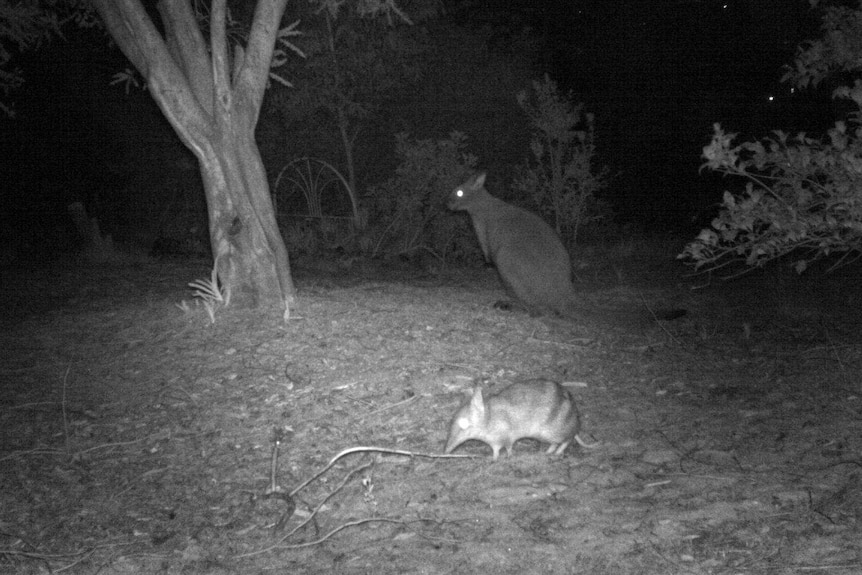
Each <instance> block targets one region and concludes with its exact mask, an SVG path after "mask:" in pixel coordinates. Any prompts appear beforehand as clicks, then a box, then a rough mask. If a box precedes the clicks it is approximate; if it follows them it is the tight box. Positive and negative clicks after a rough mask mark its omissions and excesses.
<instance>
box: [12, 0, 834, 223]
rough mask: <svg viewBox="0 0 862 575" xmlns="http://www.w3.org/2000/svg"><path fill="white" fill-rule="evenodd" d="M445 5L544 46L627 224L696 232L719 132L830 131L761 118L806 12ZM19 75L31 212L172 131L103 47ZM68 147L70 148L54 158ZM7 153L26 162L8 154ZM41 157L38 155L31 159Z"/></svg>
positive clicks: (676, 3)
mask: <svg viewBox="0 0 862 575" xmlns="http://www.w3.org/2000/svg"><path fill="white" fill-rule="evenodd" d="M446 6H447V13H448V14H447V16H446V17H447V18H450V19H452V20H453V21H456V22H461V23H469V24H470V25H474V26H479V25H483V24H488V25H492V26H495V28H496V29H498V30H500V34H501V38H502V40H503V41H505V36H506V34H513V35H515V34H518V33H521V32H524V31H527V33H529V34H531V35H533V36H534V37H535V38H537V39H538V40H539V41H540V43H541V46H542V49H541V51H540V57H539V62H537V67H538V68H539V69H540V70H539V72H540V73H541V72H547V73H549V74H551V75H552V77H554V78H555V79H556V80H557V81H558V82H559V83H560V85H561V87H563V88H564V89H566V90H572V91H573V92H574V94H575V96H576V99H577V100H582V101H584V102H585V103H586V105H587V108H588V109H589V110H590V111H592V112H594V113H595V115H596V118H597V126H598V130H599V134H598V136H599V143H598V145H599V149H600V153H601V159H602V160H603V161H605V162H607V163H609V164H611V165H612V167H613V168H614V170H615V171H618V172H620V175H619V176H618V177H617V178H616V179H615V180H614V184H613V190H612V192H613V194H614V201H615V202H616V203H617V205H618V208H619V209H620V211H621V212H622V213H623V214H624V215H625V214H628V215H631V214H634V213H638V214H646V217H647V218H650V219H663V220H666V221H667V222H670V221H674V220H675V221H677V222H688V223H690V219H691V216H692V214H695V213H697V212H698V211H700V210H703V209H704V208H705V207H707V206H709V205H710V204H711V203H712V202H713V201H714V198H717V192H716V190H717V188H716V186H717V184H716V181H715V178H710V177H709V176H707V177H703V176H698V166H699V165H700V158H699V154H700V149H701V147H702V146H703V145H704V144H705V143H706V142H707V141H708V138H709V136H710V133H711V125H712V123H713V122H716V121H719V122H722V124H723V125H725V126H727V127H728V128H729V129H730V130H733V131H743V132H745V133H746V134H755V133H758V134H765V133H766V132H767V130H768V129H771V128H779V127H783V128H808V129H811V128H813V127H815V126H814V124H816V127H818V128H823V127H826V126H827V125H828V121H829V120H830V119H831V117H830V113H831V110H829V108H828V98H825V99H824V98H819V97H818V98H816V101H817V105H818V106H821V105H823V103H824V102H826V104H825V107H824V108H823V109H822V110H821V109H818V110H817V112H816V113H815V112H814V111H812V110H810V109H808V108H801V107H800V106H801V105H802V104H800V103H799V100H794V99H786V100H784V101H782V102H781V103H779V104H778V105H765V98H766V95H767V94H768V93H769V92H771V91H774V90H776V89H779V87H778V84H777V80H778V78H779V77H780V75H781V70H780V67H781V65H782V64H785V63H788V62H790V61H791V59H792V55H793V53H794V48H795V46H796V45H797V44H798V43H799V42H800V41H801V40H803V39H804V38H806V37H811V36H813V35H816V32H817V24H818V21H817V20H816V18H814V17H813V15H812V13H811V12H810V10H809V8H808V2H807V0H566V1H561V2H551V1H549V2H538V1H535V0H532V1H528V0H523V1H522V0H510V1H508V2H489V1H478V0H474V1H469V0H466V1H457V2H454V1H453V2H448V3H446ZM489 8H490V9H489ZM76 35H77V34H75V33H73V34H71V36H73V37H74V36H76ZM52 59H53V62H52ZM93 62H95V65H93ZM30 64H39V65H38V66H30ZM22 66H23V67H24V70H25V72H28V73H30V74H31V77H30V81H29V83H28V85H27V86H26V87H25V89H23V90H22V91H21V93H20V94H19V95H18V97H17V98H16V99H17V100H18V104H17V107H18V110H19V118H18V119H17V120H16V121H15V123H14V124H10V123H9V122H8V121H6V122H4V124H3V126H4V127H3V129H4V130H6V131H7V135H10V134H15V136H14V137H7V138H4V140H6V142H7V146H6V149H5V150H4V153H5V154H6V157H13V158H15V161H14V162H10V163H9V165H7V172H8V170H12V173H7V174H5V176H6V180H7V181H16V182H25V183H26V185H28V186H31V187H32V188H33V190H35V191H32V192H28V194H29V199H30V200H31V201H34V197H35V196H34V194H35V195H42V196H46V197H50V196H57V197H61V198H62V199H63V201H66V200H68V199H70V198H72V197H75V196H77V197H80V196H81V195H84V196H85V197H87V196H88V195H91V194H92V193H94V192H92V190H98V189H100V188H101V187H105V186H114V187H116V184H117V181H116V180H117V179H121V178H122V174H115V173H109V172H106V170H105V169H104V166H106V165H109V164H111V163H113V162H114V161H115V159H116V158H115V157H114V156H116V155H117V154H120V153H126V154H128V147H129V146H132V147H133V148H134V147H135V143H134V142H131V143H129V142H123V138H124V134H127V133H128V132H129V130H128V127H127V126H125V125H123V123H124V122H125V121H129V122H132V123H135V124H137V125H138V126H137V127H138V128H140V127H141V126H146V125H147V124H151V125H153V126H157V127H158V129H159V130H162V131H163V130H164V129H165V125H166V124H165V122H164V120H163V119H161V118H160V117H159V112H158V110H157V109H156V108H155V106H154V104H153V103H152V102H151V100H150V99H149V96H148V95H146V93H145V92H143V93H141V92H139V93H135V94H132V95H131V96H126V95H125V94H124V93H123V92H122V90H119V89H116V88H106V86H107V83H108V81H109V79H110V77H111V75H112V74H114V73H115V72H116V71H118V70H121V69H123V68H124V67H125V66H126V64H124V59H123V58H122V56H121V55H119V53H117V52H116V51H112V50H109V49H107V48H106V47H105V43H104V39H100V40H99V41H97V42H95V43H93V42H90V43H89V44H88V43H86V42H85V43H80V42H70V43H69V44H64V43H62V42H56V43H55V44H54V45H53V46H52V47H51V48H50V49H49V50H47V51H43V52H41V53H39V54H30V55H27V57H25V58H24V59H23V60H22ZM538 75H539V74H537V76H538ZM809 103H810V102H808V101H806V103H805V105H806V106H807V105H808V104H809ZM821 111H822V112H823V113H821ZM101 114H104V116H100V117H94V116H99V115H101ZM803 122H808V125H803ZM453 128H457V127H453ZM142 131H143V133H146V130H145V129H144V130H142ZM447 131H448V130H447ZM162 133H164V132H162ZM63 134H66V136H67V137H60V136H62V135H63ZM70 139H71V140H73V141H74V145H72V146H67V145H58V142H59V143H60V144H63V143H65V142H68V141H69V140H70ZM11 141H16V142H18V144H16V145H17V149H12V150H9V149H8V147H9V142H11ZM22 142H23V143H22ZM100 142H108V143H109V144H110V145H108V146H100V145H99V143H100ZM118 142H120V143H122V144H118ZM174 145H175V146H176V145H177V143H176V142H174ZM123 146H125V149H124V148H123ZM33 149H36V150H41V151H42V152H43V153H42V154H40V155H37V156H34V155H33V154H32V153H30V151H31V150H33ZM174 153H180V154H181V153H183V152H182V150H181V149H179V151H176V152H174ZM37 199H38V198H37ZM43 199H44V198H43ZM6 217H8V210H7V216H6ZM4 227H7V228H8V227H9V226H8V225H4Z"/></svg>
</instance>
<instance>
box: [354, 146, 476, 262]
mask: <svg viewBox="0 0 862 575" xmlns="http://www.w3.org/2000/svg"><path fill="white" fill-rule="evenodd" d="M395 140H396V141H395V151H396V154H397V156H398V157H399V159H400V163H399V165H398V167H397V168H396V170H395V175H394V176H393V177H392V178H390V179H388V180H387V181H385V182H383V183H382V184H380V185H378V186H375V187H374V188H372V189H371V199H372V203H371V205H372V206H373V207H372V209H371V214H370V216H369V219H370V220H371V224H370V227H369V231H370V233H371V234H372V235H373V238H374V241H373V244H372V246H373V247H372V253H371V255H373V256H376V255H379V254H387V255H396V254H398V255H413V254H414V253H415V252H416V251H417V250H423V251H426V252H429V253H431V254H433V255H434V256H436V257H438V258H440V259H445V258H446V257H447V255H452V252H453V251H456V252H463V251H464V250H467V251H469V249H470V248H468V247H466V246H468V245H470V244H469V242H471V241H472V239H471V236H470V229H469V228H468V227H467V225H466V223H465V221H463V219H462V218H455V217H452V215H451V214H449V213H448V211H447V208H446V199H447V197H448V195H449V193H450V192H451V191H452V190H453V189H454V188H455V186H457V185H458V184H460V183H461V182H463V181H464V180H466V179H467V177H468V176H469V174H470V173H471V172H472V170H473V168H474V167H475V166H476V161H477V159H476V157H475V156H473V155H472V154H469V153H467V152H466V149H467V143H466V142H467V137H466V136H465V135H464V134H461V133H459V132H452V133H451V134H450V135H449V138H447V139H444V140H431V139H425V140H416V139H411V138H410V137H409V136H408V134H406V133H401V134H398V135H397V136H396V137H395ZM473 243H475V242H473ZM473 249H475V248H473Z"/></svg>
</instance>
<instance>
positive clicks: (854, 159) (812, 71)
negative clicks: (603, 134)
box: [679, 7, 862, 272]
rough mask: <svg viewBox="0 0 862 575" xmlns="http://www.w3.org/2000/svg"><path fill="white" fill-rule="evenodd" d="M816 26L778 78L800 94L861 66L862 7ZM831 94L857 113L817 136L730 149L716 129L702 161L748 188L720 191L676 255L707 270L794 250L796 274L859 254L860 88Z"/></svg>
mask: <svg viewBox="0 0 862 575" xmlns="http://www.w3.org/2000/svg"><path fill="white" fill-rule="evenodd" d="M822 29H823V37H822V38H821V39H819V40H814V41H812V42H809V43H807V44H805V45H804V46H802V47H800V48H799V51H798V53H797V56H796V61H795V67H793V68H790V69H788V72H787V74H786V75H785V80H787V81H791V82H792V83H793V84H795V85H796V86H798V87H800V88H804V87H808V86H816V85H817V84H818V83H820V82H821V81H823V80H824V79H826V78H830V77H834V76H837V75H841V74H846V73H850V74H857V73H858V72H859V71H860V70H862V58H860V57H862V10H858V9H857V10H852V9H850V8H843V7H830V8H828V9H826V10H825V12H824V17H823V26H822ZM833 96H834V97H838V98H844V99H846V100H849V101H852V102H853V103H854V104H855V106H856V109H857V111H856V112H855V113H854V114H851V115H850V117H849V119H848V121H838V122H836V123H835V126H834V127H833V128H832V129H830V130H829V131H828V133H827V137H825V138H823V139H817V138H811V137H808V136H806V135H805V134H799V135H797V136H795V137H790V136H788V135H787V134H785V133H783V132H776V133H775V137H773V138H768V139H765V140H763V141H755V142H744V143H742V144H739V145H734V144H733V138H734V134H725V133H724V132H723V131H722V129H721V126H719V125H718V124H716V125H715V127H714V131H715V133H714V135H713V138H712V142H711V143H710V144H709V145H708V146H706V147H705V148H704V149H703V157H704V158H705V159H706V163H705V164H704V165H705V167H708V168H709V169H711V170H714V171H718V172H721V173H724V174H729V175H733V176H739V177H742V178H744V179H745V180H747V183H746V187H745V190H744V191H743V192H742V193H740V194H733V193H731V192H729V191H726V192H725V193H724V199H723V202H722V208H721V211H720V212H719V215H718V217H717V218H715V219H714V220H713V222H712V226H711V227H710V228H706V229H704V230H702V231H701V232H700V235H699V236H698V237H697V239H696V240H694V241H693V242H691V243H690V244H688V246H686V248H685V250H684V251H683V252H682V253H681V254H680V255H679V257H680V258H684V259H689V260H691V261H692V262H693V263H694V265H695V267H706V268H707V269H716V268H721V267H723V266H725V265H728V264H730V263H733V262H735V261H742V262H744V263H745V264H746V265H747V266H749V267H748V269H750V268H751V267H753V266H761V265H763V264H765V263H766V262H768V261H771V260H774V259H776V258H779V257H781V256H784V255H787V254H790V253H791V252H793V254H794V256H795V268H796V270H797V271H798V272H802V271H804V270H805V269H806V268H807V267H808V266H809V264H810V263H811V262H812V261H814V260H816V259H819V258H822V257H825V256H829V255H832V254H835V253H841V254H843V257H841V258H840V259H839V260H838V261H837V262H836V264H835V265H838V264H840V263H842V262H844V261H847V256H849V255H853V254H857V255H858V254H859V252H862V82H860V81H859V80H856V81H855V83H854V86H853V87H850V86H842V87H839V88H838V89H837V90H835V91H834V93H833ZM833 267H834V266H833ZM743 271H745V270H743Z"/></svg>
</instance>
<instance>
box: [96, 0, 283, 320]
mask: <svg viewBox="0 0 862 575" xmlns="http://www.w3.org/2000/svg"><path fill="white" fill-rule="evenodd" d="M93 4H94V6H95V7H96V10H97V11H98V12H99V14H100V15H101V16H102V18H103V20H104V21H105V26H106V28H107V29H108V32H109V33H110V34H111V36H112V37H113V38H114V40H115V41H116V42H117V44H118V45H119V46H120V49H121V50H122V51H123V53H124V54H125V55H126V56H127V57H128V58H129V60H130V61H131V62H132V64H133V65H134V66H135V67H136V68H137V69H138V71H139V72H140V73H141V75H142V76H143V77H144V78H145V79H146V80H147V84H148V88H149V90H150V93H151V94H152V96H153V98H154V99H155V101H156V103H157V104H158V105H159V108H160V109H161V110H162V112H163V113H164V115H165V117H166V118H167V119H168V121H169V122H170V123H171V126H173V128H174V130H175V131H176V132H177V134H178V135H179V137H180V139H181V140H182V141H183V143H184V144H185V145H186V146H187V147H188V148H189V149H190V150H191V151H192V152H193V153H194V154H195V156H196V157H197V159H198V161H199V163H200V168H201V176H202V178H203V183H204V191H205V193H206V199H207V209H208V215H209V227H210V244H211V246H212V252H213V257H214V260H215V261H214V264H213V265H214V266H215V267H216V270H217V273H218V276H219V280H220V281H221V283H222V286H223V287H224V289H225V290H226V292H227V294H226V295H227V296H228V302H229V303H233V304H234V305H239V306H243V307H262V306H272V305H277V306H279V308H280V309H281V311H282V315H283V317H284V318H285V319H287V318H288V317H289V315H290V306H291V304H292V303H293V301H294V297H295V288H294V285H293V280H292V278H291V274H290V260H289V258H288V253H287V248H286V247H285V245H284V240H283V239H282V237H281V233H280V232H279V230H278V226H277V225H276V220H275V212H274V209H273V204H272V198H271V196H270V193H269V183H268V182H267V179H266V171H265V170H264V167H263V162H262V160H261V157H260V152H259V150H258V147H257V143H256V142H255V140H254V128H255V126H256V124H257V119H258V115H259V113H260V106H261V102H262V100H263V92H264V89H265V87H266V81H267V78H268V75H269V64H270V61H271V59H272V51H273V47H274V45H275V38H276V34H277V32H278V27H279V23H280V21H281V16H282V14H283V13H284V9H285V6H286V4H287V0H259V2H258V4H257V7H256V10H255V15H254V21H253V24H252V27H251V32H250V34H249V39H248V43H247V45H246V49H245V50H243V49H242V47H236V48H235V49H234V53H233V58H231V54H230V52H229V51H230V47H229V46H228V43H227V38H226V32H225V18H226V7H225V0H214V1H213V3H212V8H211V13H210V46H209V49H208V48H207V46H206V43H205V40H204V36H203V34H202V33H201V30H200V29H199V28H198V25H197V21H196V20H195V15H194V12H193V11H192V8H191V5H190V3H189V1H188V0H182V1H178V0H161V1H160V2H159V3H158V10H159V14H160V15H161V19H162V24H163V27H164V30H165V36H164V37H163V36H162V35H161V34H160V33H159V31H158V30H157V28H156V27H155V26H154V25H153V22H152V21H151V19H150V17H149V15H148V14H147V13H146V11H145V10H144V8H143V6H142V5H141V3H140V0H93Z"/></svg>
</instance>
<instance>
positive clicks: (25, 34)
mask: <svg viewBox="0 0 862 575" xmlns="http://www.w3.org/2000/svg"><path fill="white" fill-rule="evenodd" d="M66 20H74V21H75V23H76V24H77V25H78V26H80V27H89V26H92V23H93V20H92V12H91V11H90V10H89V9H87V8H85V7H83V6H82V5H81V3H80V2H78V1H68V2H67V3H66V4H63V5H62V6H58V2H57V0H23V1H18V2H13V1H12V0H0V93H2V99H0V114H5V115H6V116H9V117H12V116H14V115H15V109H14V108H13V107H12V106H11V105H10V104H9V103H8V102H7V100H8V98H9V96H10V95H11V93H12V91H13V90H15V89H17V88H19V87H20V86H21V85H22V84H23V83H24V75H23V73H22V72H21V70H19V69H18V68H13V67H12V62H11V61H12V57H13V52H19V53H20V52H23V51H25V50H31V49H37V48H39V47H40V46H42V45H43V44H45V43H47V42H48V41H50V40H51V39H52V38H53V37H54V36H60V34H61V32H60V29H61V27H62V25H63V23H64V22H65V21H66Z"/></svg>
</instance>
